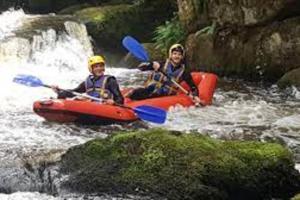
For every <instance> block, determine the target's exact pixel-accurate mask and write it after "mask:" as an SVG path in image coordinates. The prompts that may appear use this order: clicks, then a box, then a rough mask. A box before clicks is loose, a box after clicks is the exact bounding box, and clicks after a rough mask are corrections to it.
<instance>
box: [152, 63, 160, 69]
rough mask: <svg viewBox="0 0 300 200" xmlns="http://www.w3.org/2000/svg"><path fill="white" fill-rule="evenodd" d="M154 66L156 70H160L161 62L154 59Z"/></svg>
mask: <svg viewBox="0 0 300 200" xmlns="http://www.w3.org/2000/svg"><path fill="white" fill-rule="evenodd" d="M152 67H153V69H154V71H158V70H159V68H160V64H159V63H158V62H157V61H154V62H153V66H152Z"/></svg>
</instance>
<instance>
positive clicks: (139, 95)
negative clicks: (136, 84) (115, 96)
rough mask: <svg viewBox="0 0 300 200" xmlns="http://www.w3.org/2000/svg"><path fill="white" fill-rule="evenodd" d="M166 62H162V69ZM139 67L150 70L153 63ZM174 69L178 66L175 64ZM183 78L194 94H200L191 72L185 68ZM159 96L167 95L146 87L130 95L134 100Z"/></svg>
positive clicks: (142, 69)
mask: <svg viewBox="0 0 300 200" xmlns="http://www.w3.org/2000/svg"><path fill="white" fill-rule="evenodd" d="M164 65H165V63H160V68H159V70H160V69H162V68H163V67H164ZM139 69H140V70H141V71H148V70H149V71H150V70H153V63H152V62H151V63H149V64H147V65H143V66H142V67H139ZM173 69H174V70H173V71H175V70H176V67H174V66H173ZM181 80H183V81H185V82H186V83H187V84H188V85H189V86H190V88H191V90H192V94H193V95H194V96H198V95H199V94H198V88H197V86H196V85H195V83H194V82H193V79H192V76H191V73H190V72H188V71H187V70H184V72H183V74H182V76H181ZM158 96H165V95H158V94H153V93H152V90H149V88H147V87H144V88H137V89H135V90H133V91H132V93H131V94H130V95H129V98H130V99H132V100H141V99H147V98H153V97H158Z"/></svg>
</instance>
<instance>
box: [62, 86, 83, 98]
mask: <svg viewBox="0 0 300 200" xmlns="http://www.w3.org/2000/svg"><path fill="white" fill-rule="evenodd" d="M70 91H73V92H78V93H84V92H85V82H82V83H80V84H79V85H78V86H77V87H76V88H74V89H72V90H70ZM74 96H75V95H74V94H72V93H71V92H68V91H65V90H64V91H63V90H60V91H58V96H57V98H58V99H65V98H68V97H69V98H71V97H74Z"/></svg>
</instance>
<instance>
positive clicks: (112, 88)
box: [106, 77, 124, 104]
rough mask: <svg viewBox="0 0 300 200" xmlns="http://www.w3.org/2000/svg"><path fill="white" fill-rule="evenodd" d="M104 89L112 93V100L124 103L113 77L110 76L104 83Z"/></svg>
mask: <svg viewBox="0 0 300 200" xmlns="http://www.w3.org/2000/svg"><path fill="white" fill-rule="evenodd" d="M106 89H107V90H109V91H110V92H111V93H112V94H113V100H114V101H115V102H116V103H118V104H123V103H124V98H123V96H122V94H121V91H120V87H119V84H118V82H117V80H116V78H115V77H110V78H108V80H107V83H106Z"/></svg>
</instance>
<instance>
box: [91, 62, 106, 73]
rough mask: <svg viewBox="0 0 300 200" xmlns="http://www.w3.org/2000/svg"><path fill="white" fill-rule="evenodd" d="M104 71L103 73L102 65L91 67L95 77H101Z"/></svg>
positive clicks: (103, 67) (97, 64)
mask: <svg viewBox="0 0 300 200" xmlns="http://www.w3.org/2000/svg"><path fill="white" fill-rule="evenodd" d="M104 71H105V66H104V63H96V64H94V65H92V72H93V74H94V75H95V76H101V75H103V74H104Z"/></svg>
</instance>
